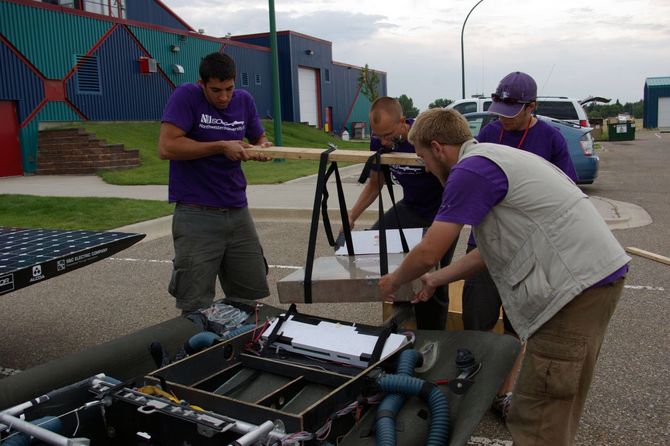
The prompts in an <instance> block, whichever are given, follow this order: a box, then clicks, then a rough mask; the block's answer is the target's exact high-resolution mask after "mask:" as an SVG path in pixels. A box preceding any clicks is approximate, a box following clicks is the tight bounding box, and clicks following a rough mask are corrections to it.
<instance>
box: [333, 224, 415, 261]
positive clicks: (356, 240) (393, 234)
mask: <svg viewBox="0 0 670 446" xmlns="http://www.w3.org/2000/svg"><path fill="white" fill-rule="evenodd" d="M402 232H403V233H404V234H405V238H406V239H407V245H408V246H409V249H412V248H413V247H415V246H416V245H418V244H419V242H420V241H421V237H423V228H411V229H403V231H402ZM351 239H352V242H353V244H354V254H379V231H375V230H370V231H352V232H351ZM386 248H387V249H386V251H387V252H388V253H389V254H400V253H401V252H403V251H402V243H400V231H398V230H397V229H387V230H386ZM335 255H338V256H346V255H349V253H348V252H347V246H346V244H345V245H344V246H342V247H340V248H338V249H337V251H335Z"/></svg>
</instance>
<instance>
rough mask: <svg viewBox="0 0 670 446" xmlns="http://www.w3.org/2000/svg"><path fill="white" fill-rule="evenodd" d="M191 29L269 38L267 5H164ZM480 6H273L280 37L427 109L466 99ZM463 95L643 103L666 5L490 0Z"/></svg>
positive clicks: (665, 56) (315, 2)
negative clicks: (323, 44)
mask: <svg viewBox="0 0 670 446" xmlns="http://www.w3.org/2000/svg"><path fill="white" fill-rule="evenodd" d="M163 3H165V4H166V5H167V6H169V7H170V8H171V9H172V10H173V11H174V12H175V13H177V14H178V15H179V16H180V17H181V18H182V19H184V20H185V21H186V22H187V23H188V24H189V25H191V26H192V27H193V28H195V29H198V28H202V29H204V30H205V34H207V35H210V36H217V37H221V36H224V35H226V34H227V33H231V34H233V35H237V34H252V33H260V32H267V31H269V18H268V17H269V16H268V2H267V1H265V0H245V1H228V2H226V1H215V0H163ZM476 3H477V0H451V1H445V0H439V1H438V0H434V1H433V0H428V1H423V0H422V1H419V0H405V1H396V0H380V1H361V0H358V1H354V0H338V1H329V2H325V1H321V0H300V1H295V0H286V1H284V0H275V11H276V23H277V30H278V31H284V30H292V31H296V32H299V33H303V34H307V35H310V36H314V37H318V38H320V39H324V40H328V41H330V42H332V44H333V59H334V60H335V61H338V62H344V63H348V64H352V65H358V66H363V65H365V64H368V65H369V66H370V67H371V68H374V69H378V70H382V71H385V72H386V73H387V82H388V93H389V95H390V96H400V95H401V94H406V95H407V96H409V97H410V98H412V99H413V100H414V105H415V106H416V107H417V108H419V109H421V110H424V109H426V108H427V107H428V104H429V103H430V102H432V101H434V100H435V99H437V98H447V99H460V98H461V89H462V88H461V41H460V39H461V27H462V26H463V20H464V19H465V16H466V15H467V13H468V11H470V9H471V8H472V7H473V6H474V5H475V4H476ZM464 42H465V43H464V51H465V94H466V96H470V95H473V94H481V93H483V94H486V95H490V94H491V93H492V92H493V91H494V90H495V87H496V85H497V83H498V81H499V80H500V79H501V78H502V77H503V76H505V75H506V74H507V73H509V72H511V71H517V70H518V71H525V72H527V73H528V74H530V75H531V76H533V77H534V78H535V80H536V81H537V84H538V90H539V94H540V95H545V96H546V95H560V96H570V97H575V98H578V99H581V98H584V97H587V96H589V95H593V96H605V97H608V98H612V99H613V100H615V99H619V100H620V101H621V102H622V103H625V102H633V101H638V100H640V99H642V96H643V89H644V81H645V79H646V78H647V77H653V76H670V1H668V0H647V1H635V0H590V1H584V0H579V1H578V0H561V1H550V0H484V1H483V2H482V3H481V4H479V5H478V6H477V7H476V9H475V10H474V11H473V12H472V14H471V15H470V18H469V19H468V22H467V25H466V27H465V33H464Z"/></svg>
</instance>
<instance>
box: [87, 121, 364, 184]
mask: <svg viewBox="0 0 670 446" xmlns="http://www.w3.org/2000/svg"><path fill="white" fill-rule="evenodd" d="M263 124H264V126H265V130H266V134H267V136H268V138H269V139H270V140H271V141H274V125H273V123H272V121H267V120H264V121H263ZM74 126H77V127H83V128H85V129H86V131H87V132H90V133H94V134H95V135H96V136H97V137H98V138H101V139H105V140H106V141H107V142H108V143H110V144H123V145H124V146H125V147H126V149H138V150H139V151H140V163H141V165H140V167H136V168H133V169H123V170H114V171H106V172H104V171H103V172H100V173H98V175H100V177H102V179H104V180H105V181H106V182H108V183H111V184H119V185H136V184H167V181H168V164H169V162H168V161H164V160H161V159H159V158H158V154H157V149H156V147H157V142H158V132H159V129H160V124H159V123H157V122H146V123H91V122H82V123H76V124H74ZM282 143H283V145H284V147H310V148H323V149H324V150H325V149H326V148H327V147H328V143H333V144H335V145H337V147H339V148H341V149H357V150H369V143H368V142H367V141H342V140H340V139H339V138H335V137H333V136H331V135H328V134H327V133H325V132H323V131H322V130H319V129H316V128H313V127H310V126H307V125H304V124H298V123H293V122H284V123H282ZM243 169H244V173H245V175H246V176H247V180H248V182H249V184H275V183H283V182H285V181H288V180H292V179H295V178H299V177H303V176H307V175H312V174H315V173H316V171H317V169H318V162H317V161H301V160H285V161H283V162H266V163H259V162H254V161H249V162H246V163H244V164H243Z"/></svg>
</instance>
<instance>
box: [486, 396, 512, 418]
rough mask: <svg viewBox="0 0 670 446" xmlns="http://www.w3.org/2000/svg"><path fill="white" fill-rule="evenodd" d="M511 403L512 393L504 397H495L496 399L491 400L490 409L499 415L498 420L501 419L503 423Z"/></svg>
mask: <svg viewBox="0 0 670 446" xmlns="http://www.w3.org/2000/svg"><path fill="white" fill-rule="evenodd" d="M511 402H512V392H507V393H506V394H504V395H496V397H495V398H493V402H492V403H491V409H493V410H494V411H495V412H497V413H498V414H499V415H500V418H502V419H503V421H504V420H505V419H506V418H507V413H508V412H509V406H510V403H511Z"/></svg>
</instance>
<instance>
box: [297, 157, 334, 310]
mask: <svg viewBox="0 0 670 446" xmlns="http://www.w3.org/2000/svg"><path fill="white" fill-rule="evenodd" d="M333 150H335V147H333V146H331V147H329V148H328V149H327V150H324V151H323V152H321V157H320V159H319V172H318V173H317V179H316V192H315V193H314V206H312V224H311V226H310V228H309V242H308V244H307V261H306V262H305V281H304V283H303V285H304V287H303V288H304V294H305V303H306V304H311V303H312V270H313V268H314V254H315V252H316V233H317V229H318V227H319V208H320V207H321V206H320V204H321V200H322V198H323V190H324V187H325V183H326V182H325V178H326V165H327V164H328V155H329V154H330V152H332V151H333Z"/></svg>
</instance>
